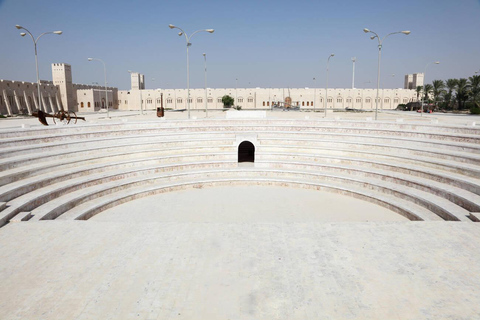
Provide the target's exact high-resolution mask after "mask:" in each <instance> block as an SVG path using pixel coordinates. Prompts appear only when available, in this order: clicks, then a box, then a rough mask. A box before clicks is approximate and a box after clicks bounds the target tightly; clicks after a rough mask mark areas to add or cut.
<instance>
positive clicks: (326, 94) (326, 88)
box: [325, 53, 335, 118]
mask: <svg viewBox="0 0 480 320" xmlns="http://www.w3.org/2000/svg"><path fill="white" fill-rule="evenodd" d="M333 56H335V54H334V53H331V54H330V55H329V56H328V59H327V85H326V86H325V118H326V117H327V100H328V64H329V63H330V58H331V57H333Z"/></svg>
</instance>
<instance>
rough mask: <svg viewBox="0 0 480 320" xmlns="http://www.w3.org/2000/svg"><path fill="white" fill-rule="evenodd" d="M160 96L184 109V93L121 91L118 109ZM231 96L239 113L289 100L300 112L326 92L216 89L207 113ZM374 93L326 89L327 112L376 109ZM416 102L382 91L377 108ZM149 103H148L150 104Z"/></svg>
mask: <svg viewBox="0 0 480 320" xmlns="http://www.w3.org/2000/svg"><path fill="white" fill-rule="evenodd" d="M162 93H163V106H164V107H165V108H168V109H173V110H181V109H187V90H186V89H156V90H129V91H126V90H120V91H119V92H118V96H119V100H120V103H119V109H121V110H140V100H142V108H143V109H144V110H145V108H146V110H152V109H154V108H155V100H157V103H156V106H158V107H159V106H160V102H159V101H158V99H160V96H161V94H162ZM224 95H230V96H231V97H233V98H234V99H235V101H236V105H238V106H241V107H242V109H249V110H250V109H251V110H254V109H269V108H271V107H272V105H274V104H278V103H279V102H284V101H285V99H286V98H287V97H290V98H291V101H292V105H293V106H299V107H300V108H302V109H313V108H319V109H323V108H324V104H325V97H326V91H325V89H324V88H317V89H315V88H270V89H269V88H238V89H235V88H218V89H211V88H208V89H207V105H208V109H222V108H223V103H222V97H223V96H224ZM376 95H377V90H376V89H328V103H327V108H328V109H344V108H354V109H365V110H371V109H375V97H376ZM415 98H416V93H415V90H406V89H383V90H380V91H379V108H381V109H395V108H396V107H397V106H398V105H399V104H402V103H408V102H410V101H413V100H414V99H415ZM149 101H151V103H149ZM204 108H205V89H190V109H191V110H203V109H204Z"/></svg>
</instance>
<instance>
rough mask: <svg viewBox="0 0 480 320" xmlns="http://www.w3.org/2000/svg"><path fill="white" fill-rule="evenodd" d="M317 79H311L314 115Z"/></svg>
mask: <svg viewBox="0 0 480 320" xmlns="http://www.w3.org/2000/svg"><path fill="white" fill-rule="evenodd" d="M316 100H317V79H315V78H313V112H314V113H315V105H316V104H317V101H316Z"/></svg>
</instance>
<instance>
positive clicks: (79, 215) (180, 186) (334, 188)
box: [58, 178, 441, 221]
mask: <svg viewBox="0 0 480 320" xmlns="http://www.w3.org/2000/svg"><path fill="white" fill-rule="evenodd" d="M252 183H254V184H255V185H266V186H285V187H297V188H306V189H314V190H319V191H329V192H338V193H342V194H345V195H349V196H355V197H357V198H362V199H364V200H367V201H371V202H374V203H377V204H379V205H382V206H385V207H388V208H389V209H391V210H393V211H395V212H397V213H399V214H401V215H404V216H406V217H407V218H409V219H412V220H429V221H432V220H433V221H440V220H441V218H439V217H438V216H436V215H434V214H432V213H431V212H429V211H428V210H426V209H424V208H422V207H420V206H417V205H415V204H413V203H407V202H402V201H398V199H396V198H394V197H391V196H388V195H383V194H382V195H380V196H378V197H376V198H372V197H371V195H370V194H368V193H365V192H363V191H362V190H352V189H351V188H348V189H347V188H344V187H343V186H341V185H335V184H319V183H316V184H315V183H310V184H306V183H304V182H301V181H293V180H278V179H277V180H275V179H256V180H255V181H252V180H250V179H245V178H244V179H240V178H238V179H235V180H231V179H215V180H212V179H205V180H201V181H195V182H192V181H188V182H177V183H170V184H165V185H154V186H152V185H150V186H148V187H147V186H142V187H139V188H135V189H128V190H123V191H121V192H117V193H115V194H110V195H108V196H104V197H101V198H97V199H95V201H88V202H85V203H82V204H81V205H78V206H76V207H75V208H73V209H71V210H69V211H67V212H66V213H65V214H63V215H61V216H60V217H59V218H58V219H60V220H71V219H76V220H87V219H89V218H91V217H92V216H94V215H95V214H98V213H100V212H102V211H103V210H106V209H108V208H111V207H114V206H116V205H119V204H121V203H124V202H127V201H132V200H135V199H139V198H142V197H145V196H149V195H154V194H158V193H163V192H172V191H178V190H184V189H187V188H205V187H214V186H221V185H223V186H231V185H251V184H252Z"/></svg>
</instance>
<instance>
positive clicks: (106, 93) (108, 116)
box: [88, 58, 110, 118]
mask: <svg viewBox="0 0 480 320" xmlns="http://www.w3.org/2000/svg"><path fill="white" fill-rule="evenodd" d="M93 60H97V61H100V62H101V63H103V73H104V75H105V102H106V103H107V118H110V114H109V108H108V91H107V67H106V66H105V62H103V60H101V59H98V58H88V61H93Z"/></svg>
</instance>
